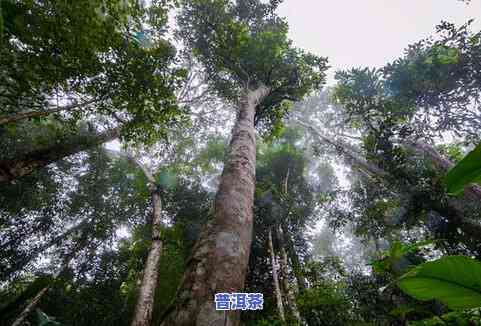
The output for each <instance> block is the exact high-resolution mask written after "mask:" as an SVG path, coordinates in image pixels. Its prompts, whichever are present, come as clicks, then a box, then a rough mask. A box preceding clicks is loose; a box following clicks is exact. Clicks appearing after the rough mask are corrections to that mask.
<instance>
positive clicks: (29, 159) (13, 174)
mask: <svg viewBox="0 0 481 326" xmlns="http://www.w3.org/2000/svg"><path fill="white" fill-rule="evenodd" d="M119 136H120V127H117V128H113V129H108V130H106V131H104V132H102V133H92V134H87V135H72V136H69V137H68V138H67V139H64V140H62V141H60V142H58V143H56V144H55V145H52V146H50V147H48V148H42V149H38V150H34V151H31V152H29V153H26V154H24V155H22V156H20V157H16V158H14V159H8V160H0V184H1V183H5V182H12V181H13V180H15V179H17V178H19V177H22V176H24V175H27V174H30V173H32V172H33V171H34V170H36V169H39V168H42V167H44V166H46V165H48V164H50V163H53V162H56V161H58V160H60V159H62V158H65V157H67V156H70V155H72V154H75V153H78V152H81V151H84V150H87V149H89V148H91V147H94V146H97V145H100V144H103V143H105V142H108V141H111V140H114V139H116V138H118V137H119Z"/></svg>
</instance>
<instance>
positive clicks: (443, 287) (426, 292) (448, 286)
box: [398, 256, 481, 309]
mask: <svg viewBox="0 0 481 326" xmlns="http://www.w3.org/2000/svg"><path fill="white" fill-rule="evenodd" d="M480 272H481V263H479V262H478V261H476V260H474V259H471V258H468V257H463V256H446V257H442V258H440V259H439V260H436V261H431V262H426V263H424V264H421V265H419V266H417V267H416V268H414V269H413V270H412V271H410V272H408V273H406V274H405V275H404V276H403V277H401V279H400V280H399V281H398V284H399V287H400V288H401V289H402V290H403V291H404V292H406V293H407V294H409V295H411V296H413V297H415V298H416V299H418V300H432V299H437V300H439V301H441V302H442V303H444V304H446V305H447V306H448V307H450V308H451V309H468V308H477V307H479V306H480V302H481V279H480V277H479V275H481V274H480Z"/></svg>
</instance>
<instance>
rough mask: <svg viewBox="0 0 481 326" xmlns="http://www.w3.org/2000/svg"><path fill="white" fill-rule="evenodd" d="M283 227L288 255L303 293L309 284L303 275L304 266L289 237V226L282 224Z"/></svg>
mask: <svg viewBox="0 0 481 326" xmlns="http://www.w3.org/2000/svg"><path fill="white" fill-rule="evenodd" d="M281 227H282V231H283V234H284V237H285V240H286V245H287V252H288V255H289V257H290V259H291V262H292V269H293V271H294V275H295V276H296V279H297V286H298V288H299V291H301V292H302V291H303V290H305V289H307V287H308V286H307V282H306V278H305V277H304V275H303V273H302V264H301V262H300V260H299V256H298V255H297V252H296V248H295V247H294V243H293V241H292V239H291V237H290V235H289V233H288V232H287V231H288V230H287V226H286V225H285V224H284V223H282V224H281Z"/></svg>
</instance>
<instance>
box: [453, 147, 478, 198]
mask: <svg viewBox="0 0 481 326" xmlns="http://www.w3.org/2000/svg"><path fill="white" fill-rule="evenodd" d="M469 183H478V184H480V183H481V144H479V145H478V146H477V147H476V148H475V149H474V150H473V151H471V152H470V153H469V154H468V155H466V157H465V158H463V159H462V160H461V162H459V163H458V164H456V166H455V167H453V168H452V169H451V170H450V171H449V172H448V174H447V176H446V185H447V188H448V193H449V194H454V195H456V194H459V193H461V192H462V191H463V189H464V186H465V185H467V184H469Z"/></svg>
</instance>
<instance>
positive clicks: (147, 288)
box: [131, 189, 162, 326]
mask: <svg viewBox="0 0 481 326" xmlns="http://www.w3.org/2000/svg"><path fill="white" fill-rule="evenodd" d="M152 206H153V218H152V244H151V245H150V248H149V254H148V256H147V261H146V263H145V268H144V273H143V276H142V283H141V286H140V291H139V298H138V299H137V304H136V307H135V314H134V319H133V320H132V324H131V325H132V326H149V325H150V323H151V321H152V312H153V310H154V298H155V290H156V288H157V283H158V279H159V262H160V257H161V255H162V240H161V233H160V229H161V226H162V214H161V211H162V202H161V198H160V193H159V191H158V190H157V189H156V190H154V191H152Z"/></svg>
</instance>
